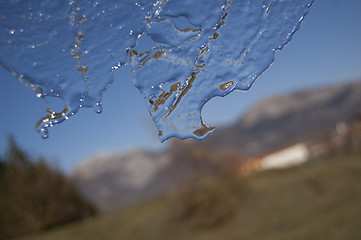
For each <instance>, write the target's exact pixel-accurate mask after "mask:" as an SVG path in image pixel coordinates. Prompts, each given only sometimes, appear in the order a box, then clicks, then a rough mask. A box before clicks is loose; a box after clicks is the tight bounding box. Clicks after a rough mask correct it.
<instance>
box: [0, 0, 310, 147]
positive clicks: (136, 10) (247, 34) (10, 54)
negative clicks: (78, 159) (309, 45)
mask: <svg viewBox="0 0 361 240" xmlns="http://www.w3.org/2000/svg"><path fill="white" fill-rule="evenodd" d="M312 3H313V0H256V1H255V0H233V1H231V0H215V1H209V0H120V1H112V0H97V1H96V0H63V1H53V0H42V1H40V0H39V1H36V0H0V65H2V66H3V67H5V68H6V69H7V70H8V71H10V72H11V73H12V74H13V75H14V76H16V77H17V78H18V79H19V80H20V81H21V82H23V83H24V84H26V85H27V86H29V87H30V88H32V89H33V90H34V91H35V92H36V93H37V95H38V96H39V97H42V98H46V97H59V98H61V99H63V100H64V102H65V107H64V110H63V111H62V112H60V113H56V112H53V111H52V110H51V109H48V114H47V116H45V117H43V118H42V119H41V120H40V121H39V122H38V124H37V126H36V128H37V130H38V131H39V132H40V134H41V135H42V137H44V138H46V137H47V136H48V129H49V127H51V126H53V125H54V124H57V123H60V122H62V121H64V120H65V119H68V118H69V117H70V116H72V115H73V114H75V113H76V112H77V111H78V110H79V108H81V107H93V108H94V109H95V110H96V112H99V113H100V112H101V97H102V94H103V92H104V91H105V90H106V89H107V88H108V87H109V86H110V85H111V83H112V76H111V73H112V72H113V71H114V70H116V69H118V68H120V67H122V66H123V65H126V64H131V67H132V74H133V81H134V85H135V86H136V87H137V88H138V89H139V90H140V91H141V93H142V94H143V96H144V98H145V102H146V104H147V107H148V109H149V112H150V113H151V116H152V118H153V120H154V122H155V124H156V125H157V127H158V129H159V136H160V139H161V140H162V141H164V140H166V139H168V138H170V137H178V138H181V139H184V138H189V137H193V138H196V139H204V138H206V137H207V136H208V135H209V134H211V133H212V132H213V131H214V128H213V127H208V126H206V125H205V124H204V123H203V121H202V118H201V109H202V107H203V105H204V104H205V103H206V102H207V101H208V100H210V99H211V98H212V97H214V96H225V95H227V94H228V93H230V92H231V91H233V90H243V91H244V90H247V89H249V88H250V87H251V86H252V84H253V83H254V81H255V80H256V79H257V78H258V77H259V76H260V75H261V74H262V73H263V72H264V71H265V70H266V69H267V68H268V67H269V66H270V64H271V63H272V62H273V60H274V54H275V51H277V50H280V49H282V48H283V47H284V46H285V45H286V44H287V43H288V42H289V41H290V40H291V38H292V36H293V34H294V33H295V32H296V31H297V30H298V28H299V27H300V25H301V23H302V21H303V19H304V17H305V15H306V14H307V13H308V11H309V9H310V7H311V5H312ZM144 36H147V37H148V38H150V39H151V40H152V41H153V42H154V45H153V46H152V47H151V48H150V49H149V50H148V51H145V52H137V50H136V47H137V44H138V41H139V40H141V39H142V37H144Z"/></svg>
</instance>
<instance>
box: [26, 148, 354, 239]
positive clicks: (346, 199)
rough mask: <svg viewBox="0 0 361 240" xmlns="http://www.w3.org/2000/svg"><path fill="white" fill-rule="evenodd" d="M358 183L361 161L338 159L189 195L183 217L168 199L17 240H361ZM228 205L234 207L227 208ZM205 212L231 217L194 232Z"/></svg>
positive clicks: (234, 181)
mask: <svg viewBox="0 0 361 240" xmlns="http://www.w3.org/2000/svg"><path fill="white" fill-rule="evenodd" d="M360 181H361V154H360V153H358V154H340V153H339V154H334V155H332V156H331V155H328V156H324V157H322V158H320V159H318V160H315V161H312V162H310V163H308V164H306V165H302V166H299V167H294V168H289V169H284V170H273V171H265V172H260V173H258V174H254V175H251V176H250V177H248V178H246V179H242V178H241V179H233V178H229V179H228V180H222V181H221V182H218V183H217V182H216V184H214V183H212V184H208V185H206V186H205V187H203V188H201V189H199V190H197V191H194V192H193V194H190V195H188V196H189V198H190V199H188V200H190V201H191V202H192V201H193V202H197V201H198V204H199V205H198V206H199V208H197V209H198V210H196V212H194V213H193V215H192V214H191V215H188V217H187V215H184V209H187V208H184V207H185V206H184V204H186V202H185V201H180V200H184V199H182V198H181V197H180V196H182V195H177V194H175V195H172V196H168V197H164V198H161V199H158V200H153V201H151V202H149V203H146V204H141V205H137V206H133V207H131V208H128V209H126V210H124V211H120V212H115V213H112V214H109V215H105V216H103V217H100V218H96V219H93V220H90V221H86V222H83V223H78V224H74V225H69V226H66V227H63V228H60V229H55V230H52V231H49V232H47V233H43V234H39V235H35V236H32V237H28V238H23V239H21V240H35V239H36V240H43V239H44V240H45V239H46V240H63V239H67V240H72V239H74V240H75V239H76V240H82V239H84V240H85V239H86V240H92V239H96V240H97V239H108V240H112V239H114V240H119V239H131V240H137V239H157V240H160V239H174V240H177V239H190V240H201V239H207V240H213V239H214V240H216V239H217V240H218V239H258V240H276V239H277V240H289V239H293V240H297V239H300V240H301V239H308V240H319V239H328V240H339V239H355V240H356V239H361V220H360V215H361V187H360V184H359V182H360ZM217 184H218V187H214V186H217ZM230 185H233V186H236V188H229V187H227V186H230ZM219 186H220V187H219ZM237 186H238V187H237ZM224 189H233V190H234V191H228V192H227V191H226V192H225V191H224ZM225 193H227V194H225ZM229 194H231V195H229ZM214 196H218V197H216V198H214ZM231 197H232V198H236V199H237V200H236V202H233V203H236V204H229V201H228V200H229V199H230V198H231ZM222 202H224V203H226V204H224V205H222V204H220V203H222ZM205 205H207V206H209V207H210V208H209V209H212V210H216V209H221V210H222V209H229V206H231V208H232V212H231V213H232V214H230V215H228V216H226V218H223V220H222V221H221V222H218V223H217V224H215V225H211V226H207V225H205V226H204V225H201V226H199V225H197V224H194V223H197V221H198V223H199V222H201V220H202V218H201V217H202V216H204V217H207V218H211V217H214V216H215V215H214V214H217V211H203V210H207V209H204V208H203V210H202V207H201V206H205ZM196 206H197V205H196ZM224 207H226V208H224ZM182 209H183V212H182ZM209 209H208V210H209ZM180 213H181V214H180ZM182 213H183V214H182ZM218 213H219V212H218ZM197 214H198V215H197ZM181 216H183V217H181ZM184 216H185V217H184ZM194 220H196V222H195V221H194ZM201 223H202V222H201Z"/></svg>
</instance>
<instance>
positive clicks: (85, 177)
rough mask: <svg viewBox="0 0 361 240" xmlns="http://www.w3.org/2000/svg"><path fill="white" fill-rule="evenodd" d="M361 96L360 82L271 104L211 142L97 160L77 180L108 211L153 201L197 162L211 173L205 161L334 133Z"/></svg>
mask: <svg viewBox="0 0 361 240" xmlns="http://www.w3.org/2000/svg"><path fill="white" fill-rule="evenodd" d="M360 93H361V81H358V82H352V83H345V84H341V85H338V86H332V87H328V88H323V89H315V90H305V91H301V92H296V93H292V94H289V95H284V96H278V97H275V98H271V99H267V100H264V101H262V102H260V103H259V104H257V105H256V106H254V107H252V108H251V109H250V111H249V112H248V113H246V115H245V116H244V117H243V118H242V119H240V120H239V121H238V122H237V123H236V124H234V125H233V126H230V127H228V128H224V129H218V130H217V131H216V132H215V133H214V134H213V136H210V137H209V138H208V139H207V140H206V141H203V142H199V141H195V140H184V141H173V142H172V143H173V144H172V146H171V147H170V149H168V151H165V152H163V153H158V154H155V153H149V152H144V151H133V152H130V153H127V154H125V155H115V154H112V155H109V154H106V155H98V156H95V157H93V158H92V159H90V160H88V161H85V162H84V163H83V164H82V165H80V166H79V167H78V168H77V169H76V170H75V172H74V174H73V175H72V178H73V179H74V181H75V183H76V184H77V185H78V186H79V188H80V190H81V191H82V192H83V193H84V194H85V196H87V197H88V198H89V199H91V200H92V201H94V202H95V203H96V204H97V205H98V206H99V207H100V209H101V210H104V211H110V210H115V209H118V208H122V207H125V206H129V205H132V204H135V203H139V202H144V201H148V200H149V199H152V198H154V197H157V196H160V195H162V194H164V193H165V192H167V191H169V190H171V189H172V188H174V187H175V186H178V185H179V184H180V183H181V182H182V181H184V180H185V179H186V178H187V177H188V176H189V174H190V173H191V172H192V171H194V169H193V168H194V166H193V165H194V162H195V161H196V162H197V161H198V165H197V166H196V167H197V168H209V166H207V165H209V163H206V161H202V160H203V159H209V158H212V159H213V160H214V161H218V162H224V163H225V162H227V158H233V160H237V161H241V160H242V159H245V158H247V157H250V156H254V155H256V154H263V153H265V152H268V151H272V150H274V149H277V148H280V147H283V146H285V145H288V144H292V143H297V142H312V141H314V140H315V139H318V138H323V137H324V136H327V135H329V134H332V133H333V132H334V131H335V127H336V125H337V124H338V123H340V122H348V121H349V120H350V119H351V118H352V116H354V115H355V113H356V112H358V111H359V110H360V109H361V94H360ZM199 162H202V166H200V165H199ZM198 170H199V169H198Z"/></svg>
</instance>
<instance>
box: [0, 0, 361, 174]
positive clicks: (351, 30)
mask: <svg viewBox="0 0 361 240" xmlns="http://www.w3.org/2000/svg"><path fill="white" fill-rule="evenodd" d="M360 9H361V1H359V0H347V1H342V0H316V1H315V4H314V6H313V7H312V9H311V11H310V13H309V14H308V16H307V17H306V19H305V21H304V23H303V24H302V26H301V28H300V30H299V31H298V32H297V33H296V34H295V36H294V37H293V40H292V41H291V42H290V43H289V44H288V45H287V46H286V47H285V48H284V49H283V50H282V51H280V52H277V53H276V60H275V62H274V63H273V64H272V66H271V67H270V68H269V69H268V70H267V71H266V72H265V73H264V74H263V75H262V76H261V77H260V78H259V79H258V80H257V81H256V83H255V84H254V86H253V87H252V88H251V89H250V90H249V91H248V92H233V93H232V94H230V95H228V96H227V97H225V98H214V99H212V100H211V101H210V102H209V103H208V104H207V105H206V106H205V107H204V108H203V111H202V116H203V119H204V121H205V123H206V124H207V125H211V126H216V127H221V126H226V125H228V124H231V123H233V122H235V121H236V120H237V119H239V118H240V117H241V116H242V114H243V113H244V112H245V111H246V110H247V109H249V108H250V107H251V106H252V105H254V104H255V103H257V102H258V101H259V100H261V99H263V98H266V97H269V96H274V95H277V94H280V93H288V92H290V91H296V90H298V89H307V88H315V87H321V86H325V85H330V84H337V83H341V82H344V81H351V80H357V79H361V27H360V25H361V14H360ZM53 101H54V102H52V103H51V105H52V106H54V108H55V109H54V110H55V111H56V110H60V109H61V108H62V107H60V105H61V104H60V102H57V101H56V100H53ZM47 106H48V104H47V103H46V102H44V101H43V100H42V99H39V98H37V97H36V95H35V93H34V92H33V91H32V90H30V89H29V88H27V87H26V86H24V85H23V84H22V83H20V82H19V81H18V80H17V79H15V78H14V77H13V76H12V75H11V74H10V73H8V72H7V71H6V70H5V69H3V68H1V67H0V153H3V152H4V150H5V149H6V146H7V136H9V135H13V136H14V137H15V139H16V140H17V142H18V143H19V145H20V146H21V147H23V148H24V149H25V150H26V151H27V152H29V153H30V154H31V155H33V156H34V157H36V156H44V157H46V158H47V159H48V160H49V161H51V162H54V163H55V164H57V166H59V168H60V169H62V170H64V171H65V172H68V173H69V172H71V170H72V169H73V168H74V167H75V166H76V165H78V164H79V163H80V162H81V161H83V160H84V159H86V158H88V157H90V156H92V155H93V154H96V153H103V152H118V153H122V152H125V151H127V150H130V149H134V148H142V149H148V150H160V149H163V148H165V147H166V144H161V143H160V141H159V140H158V136H157V135H158V131H157V129H156V128H155V126H154V124H153V122H152V121H151V118H150V116H149V113H148V110H147V109H146V107H145V104H144V100H143V97H142V95H141V94H140V93H139V91H138V90H137V89H136V88H134V87H133V85H132V82H131V75H130V71H129V68H128V67H125V68H123V69H121V70H118V71H116V72H115V74H114V83H113V85H112V86H111V87H110V88H109V89H108V90H107V91H106V92H105V93H104V96H103V113H102V114H96V113H95V112H94V111H93V110H92V109H81V110H80V111H79V112H78V113H77V114H76V115H75V116H73V117H72V118H71V119H69V120H68V121H65V122H64V123H62V124H59V125H57V126H55V127H53V128H51V129H50V137H49V138H48V139H47V140H43V139H42V138H40V136H39V134H38V133H37V132H35V129H34V126H35V124H36V122H37V121H38V120H39V119H40V118H41V117H42V116H44V115H45V110H46V108H47ZM57 108H58V109H57ZM61 110H62V109H61ZM215 134H217V131H216V132H215Z"/></svg>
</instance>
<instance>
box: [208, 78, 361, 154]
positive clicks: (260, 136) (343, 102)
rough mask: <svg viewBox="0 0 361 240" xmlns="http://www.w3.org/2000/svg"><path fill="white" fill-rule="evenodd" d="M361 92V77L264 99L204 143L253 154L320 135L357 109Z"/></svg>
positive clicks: (312, 138)
mask: <svg viewBox="0 0 361 240" xmlns="http://www.w3.org/2000/svg"><path fill="white" fill-rule="evenodd" d="M360 93H361V81H357V82H351V83H344V84H340V85H336V86H331V87H327V88H321V89H311V90H304V91H300V92H295V93H292V94H288V95H283V96H277V97H274V98H271V99H266V100H264V101H262V102H260V103H258V104H257V105H255V106H253V107H251V108H250V110H249V111H248V112H247V113H246V114H245V116H244V117H243V118H242V119H240V120H239V121H238V122H237V123H235V124H234V125H233V126H230V127H227V128H224V129H218V130H217V131H216V133H215V134H213V136H211V137H210V138H209V139H208V140H207V144H210V145H212V146H213V148H217V146H220V145H227V146H230V147H234V148H237V149H241V150H242V152H243V153H244V154H245V155H246V156H253V155H256V154H262V153H264V152H267V151H270V150H273V149H277V148H279V147H282V146H284V145H287V144H290V143H295V142H300V141H306V142H307V141H310V140H311V141H312V140H314V139H317V138H321V137H324V136H325V135H328V134H330V133H332V132H334V131H335V127H336V124H337V123H340V122H348V121H349V120H350V119H351V118H352V117H353V116H354V115H355V113H356V112H358V111H360V109H361V94H360Z"/></svg>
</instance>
